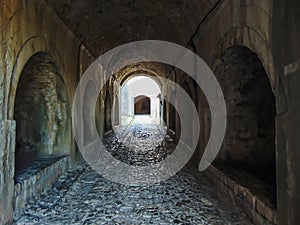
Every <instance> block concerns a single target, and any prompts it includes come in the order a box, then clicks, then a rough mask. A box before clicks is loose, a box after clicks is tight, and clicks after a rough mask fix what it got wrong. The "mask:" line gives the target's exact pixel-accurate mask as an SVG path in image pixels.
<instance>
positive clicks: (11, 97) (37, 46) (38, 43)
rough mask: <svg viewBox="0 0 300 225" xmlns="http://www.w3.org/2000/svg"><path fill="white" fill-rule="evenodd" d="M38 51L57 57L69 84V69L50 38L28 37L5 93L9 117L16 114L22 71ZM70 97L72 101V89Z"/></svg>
mask: <svg viewBox="0 0 300 225" xmlns="http://www.w3.org/2000/svg"><path fill="white" fill-rule="evenodd" d="M38 52H47V53H48V54H49V55H51V57H52V58H53V59H56V64H57V68H58V70H59V71H60V74H61V77H62V79H63V81H64V83H65V84H67V83H68V82H67V80H66V74H67V70H66V68H65V66H64V64H63V60H62V57H61V54H60V53H59V51H58V50H57V49H56V48H55V45H53V44H52V43H51V42H50V41H49V40H47V39H46V38H45V37H43V36H38V35H36V36H32V37H30V38H28V39H27V40H26V41H25V42H24V44H23V45H22V47H21V48H20V50H19V52H18V54H17V57H16V60H15V62H14V65H13V70H12V74H11V75H10V76H9V80H8V84H7V86H8V87H9V88H8V89H7V91H6V93H5V98H4V102H5V104H4V108H5V116H6V117H7V118H9V119H12V118H13V115H14V103H15V97H16V90H17V86H18V83H19V79H20V76H21V73H22V70H23V68H24V66H25V64H26V62H28V60H29V59H30V58H31V56H33V55H34V54H36V53H38ZM67 91H68V98H69V101H70V90H69V89H68V86H67Z"/></svg>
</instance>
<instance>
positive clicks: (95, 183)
mask: <svg viewBox="0 0 300 225" xmlns="http://www.w3.org/2000/svg"><path fill="white" fill-rule="evenodd" d="M122 135H123V136H122ZM121 136H122V138H121ZM163 136H164V130H163V129H162V128H161V127H159V126H156V125H153V124H141V123H140V122H139V121H136V122H135V123H133V124H132V125H130V126H129V127H126V128H125V127H121V128H120V129H119V130H118V132H117V133H116V135H112V134H110V135H108V137H107V139H106V145H107V147H108V149H110V152H111V154H112V155H114V157H116V158H118V159H119V160H122V161H124V162H126V163H129V164H134V165H145V164H147V163H151V162H152V163H153V162H157V161H160V160H162V159H163V158H165V157H166V156H167V155H168V154H169V153H170V152H172V150H173V148H174V143H173V141H172V140H171V139H170V138H164V139H163V138H162V137H163ZM118 138H119V139H118ZM217 192H218V190H217V189H216V188H215V187H214V186H213V184H211V183H210V182H209V180H208V179H207V177H206V176H205V175H204V174H203V173H199V172H198V171H197V170H195V169H193V168H192V167H190V166H186V167H185V168H184V169H182V170H181V171H180V172H179V173H177V174H176V175H175V176H173V177H171V178H170V179H168V180H167V181H164V182H162V183H160V184H156V185H152V186H147V187H146V186H145V187H128V186H124V185H121V184H118V183H113V182H111V181H109V180H106V179H105V178H103V177H101V176H100V175H99V174H97V173H96V172H95V171H94V170H93V169H91V168H90V167H89V166H88V165H87V164H86V163H83V164H80V165H78V166H76V167H74V168H73V169H71V170H69V171H68V172H66V173H65V174H63V175H62V176H61V177H60V179H59V180H58V182H56V183H55V184H54V186H53V188H51V189H50V188H49V189H47V190H46V191H45V192H44V194H43V195H42V196H41V197H40V198H39V199H37V200H35V201H31V202H30V203H29V204H28V205H27V207H26V210H25V211H24V213H23V214H22V215H21V216H20V217H19V218H16V221H15V224H160V225H164V224H197V225H200V224H220V225H221V224H222V225H224V224H246V225H248V224H251V223H250V222H249V220H248V219H247V218H246V217H245V216H244V214H243V213H241V212H238V211H237V209H236V208H235V207H234V206H232V205H230V204H229V203H228V202H226V199H225V197H223V198H220V197H217V196H219V195H217V194H216V193H217Z"/></svg>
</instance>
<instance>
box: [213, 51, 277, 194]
mask: <svg viewBox="0 0 300 225" xmlns="http://www.w3.org/2000/svg"><path fill="white" fill-rule="evenodd" d="M221 65H222V69H221V70H218V71H217V73H216V75H217V78H218V80H219V83H220V85H221V87H222V89H223V94H224V97H225V101H226V107H227V122H228V123H227V132H226V136H225V139H224V142H223V146H222V150H221V151H220V154H219V155H218V158H217V160H216V163H221V164H223V163H225V164H226V166H232V167H234V168H238V169H242V170H246V171H248V172H249V173H251V174H253V175H254V176H256V177H258V178H259V179H261V180H263V181H264V182H267V183H269V184H270V185H272V186H274V187H276V154H275V116H276V101H275V96H274V94H273V91H272V88H271V85H270V82H269V78H268V76H267V72H266V71H265V68H264V66H263V64H262V62H261V60H260V59H259V57H258V55H257V54H256V53H255V52H253V51H252V50H251V49H249V48H247V47H246V46H234V47H230V48H228V49H226V50H225V51H224V53H223V55H222V64H221ZM272 195H273V196H272V197H273V198H276V197H275V193H272Z"/></svg>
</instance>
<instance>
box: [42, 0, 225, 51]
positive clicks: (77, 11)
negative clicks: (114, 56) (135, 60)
mask: <svg viewBox="0 0 300 225" xmlns="http://www.w3.org/2000/svg"><path fill="white" fill-rule="evenodd" d="M218 1H220V0H149V1H148V0H46V2H47V3H48V4H49V5H50V6H51V7H52V8H53V9H54V10H55V11H56V12H57V14H58V15H59V17H60V18H61V19H62V20H63V21H64V22H65V23H66V25H67V26H68V27H69V29H70V30H71V31H72V32H73V33H74V34H75V35H76V36H77V37H79V38H80V39H82V40H83V41H84V43H85V45H86V46H87V48H88V49H89V50H91V51H92V52H93V54H94V55H95V56H97V55H99V54H101V53H103V52H105V51H108V50H110V49H112V48H114V47H116V46H118V45H120V44H125V43H128V42H131V41H138V40H144V39H157V40H165V41H171V42H174V43H177V44H180V45H184V46H185V45H187V43H188V42H189V40H190V38H191V37H192V35H193V34H194V33H195V31H196V30H197V27H198V26H199V24H200V23H201V21H202V20H203V19H204V18H205V16H206V15H207V14H208V13H209V11H210V10H211V9H212V8H213V7H214V6H215V4H216V3H217V2H218Z"/></svg>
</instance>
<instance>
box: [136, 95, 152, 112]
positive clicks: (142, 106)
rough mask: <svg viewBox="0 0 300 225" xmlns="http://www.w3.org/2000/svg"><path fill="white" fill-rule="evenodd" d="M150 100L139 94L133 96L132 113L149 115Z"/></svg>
mask: <svg viewBox="0 0 300 225" xmlns="http://www.w3.org/2000/svg"><path fill="white" fill-rule="evenodd" d="M150 114H151V100H150V98H149V97H146V96H144V95H140V96H137V97H135V98H134V115H150Z"/></svg>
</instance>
